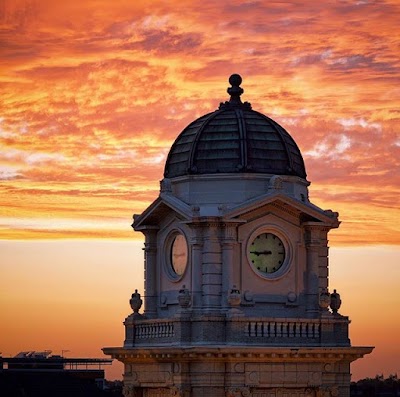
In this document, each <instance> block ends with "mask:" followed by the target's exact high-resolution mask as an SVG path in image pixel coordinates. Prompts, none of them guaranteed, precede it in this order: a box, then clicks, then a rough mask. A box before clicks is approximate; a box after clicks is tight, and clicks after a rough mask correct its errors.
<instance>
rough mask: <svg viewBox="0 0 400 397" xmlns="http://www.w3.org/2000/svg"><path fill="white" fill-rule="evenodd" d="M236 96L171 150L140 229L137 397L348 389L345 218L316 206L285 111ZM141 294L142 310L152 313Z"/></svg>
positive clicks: (123, 355) (133, 340)
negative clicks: (341, 233) (332, 266)
mask: <svg viewBox="0 0 400 397" xmlns="http://www.w3.org/2000/svg"><path fill="white" fill-rule="evenodd" d="M229 82H230V84H231V87H230V88H228V93H229V95H230V100H229V101H227V102H224V103H221V104H220V106H219V108H218V110H216V111H214V112H212V113H209V114H206V115H204V116H202V117H200V118H199V119H197V120H195V121H193V122H192V123H191V124H189V125H188V126H187V127H186V128H185V129H184V130H183V131H182V133H181V134H180V135H179V136H178V137H177V139H176V140H175V142H174V144H173V145H172V147H171V149H170V152H169V155H168V158H167V161H166V164H165V171H164V179H163V180H162V181H161V186H160V195H159V197H158V198H157V199H156V200H155V201H154V202H153V203H152V204H151V205H150V206H149V207H148V208H147V209H146V210H145V211H144V212H143V213H142V214H140V215H135V216H134V223H133V228H134V229H135V230H136V231H140V232H142V233H143V235H144V237H145V244H144V253H145V259H144V271H145V289H144V290H145V293H144V296H143V297H140V295H139V294H138V293H137V292H135V293H134V294H133V295H132V298H131V300H130V303H131V307H132V310H133V313H132V314H130V315H129V316H128V317H127V318H126V319H125V322H124V324H125V330H126V337H125V341H124V344H123V346H122V347H109V348H104V349H103V350H104V352H105V353H106V354H109V355H111V356H112V357H113V358H116V359H118V360H119V361H122V362H123V363H124V366H125V370H124V394H125V396H126V397H128V396H141V397H161V396H185V397H189V396H193V397H200V396H213V397H222V396H231V397H239V396H252V397H278V396H279V397H284V396H287V397H289V396H290V397H317V396H318V397H320V396H340V397H345V396H349V384H350V363H351V362H352V361H354V360H356V359H358V358H361V357H362V356H363V355H364V354H368V353H370V352H371V351H372V348H371V347H352V346H351V344H350V340H349V336H348V328H349V322H350V321H349V319H348V317H346V316H343V315H341V314H339V309H340V303H341V300H340V296H339V294H338V293H337V292H336V290H334V291H333V292H331V290H330V288H329V287H330V286H329V283H328V280H329V279H328V270H329V260H328V232H329V231H330V230H331V229H333V228H337V227H338V226H339V223H340V222H339V220H338V214H337V213H336V212H333V211H331V210H323V209H321V208H319V207H317V206H316V205H314V204H312V203H311V202H310V200H309V197H308V186H309V185H310V183H309V182H308V181H307V179H306V170H305V166H304V162H303V158H302V155H301V153H300V150H299V148H298V146H297V145H296V143H295V141H294V140H293V138H292V137H291V136H290V135H289V133H288V132H287V131H286V130H285V129H284V128H283V127H281V126H280V125H279V124H278V123H276V122H275V121H274V120H272V119H270V118H269V117H267V116H265V115H263V114H262V113H259V112H257V111H255V110H253V109H252V107H251V105H250V104H249V103H248V102H244V103H243V102H242V101H241V94H242V93H243V89H242V88H241V87H240V85H241V82H242V79H241V77H240V76H239V75H232V76H231V77H230V79H229ZM142 301H144V308H143V311H142V309H141V306H142Z"/></svg>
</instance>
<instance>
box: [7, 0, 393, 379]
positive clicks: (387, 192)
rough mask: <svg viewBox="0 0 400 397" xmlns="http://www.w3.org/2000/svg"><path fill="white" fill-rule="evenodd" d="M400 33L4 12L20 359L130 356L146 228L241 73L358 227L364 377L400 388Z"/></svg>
mask: <svg viewBox="0 0 400 397" xmlns="http://www.w3.org/2000/svg"><path fill="white" fill-rule="evenodd" d="M399 21H400V1H399V0H390V1H389V0H377V1H367V0H364V1H362V0H359V1H346V0H337V1H320V2H315V1H311V0H309V1H298V0H292V1H236V0H231V1H215V0H201V1H183V0H180V1H172V0H171V1H166V0H163V1H150V0H147V1H144V0H143V1H142V0H135V1H133V0H126V1H125V0H113V1H109V0H79V1H78V0H70V1H65V2H58V1H54V0H0V319H1V328H0V333H1V338H0V351H1V352H3V355H6V356H8V355H14V354H16V353H18V352H19V351H20V350H30V349H36V350H40V349H53V350H54V352H55V353H60V352H61V350H65V349H68V350H70V352H69V353H67V356H69V357H74V356H92V357H95V356H97V357H101V356H102V352H101V350H100V349H101V347H104V346H118V345H121V344H122V342H123V326H122V321H123V319H124V317H125V316H126V315H128V314H129V311H130V308H129V304H128V300H129V296H130V294H131V293H132V292H133V290H134V289H135V288H138V289H139V291H140V290H142V289H143V261H142V256H143V255H142V251H141V247H142V244H143V243H142V236H141V234H139V233H134V232H133V231H132V229H131V227H130V224H131V223H132V215H133V214H134V213H141V212H142V211H143V210H144V209H145V208H146V207H147V206H148V205H149V204H150V203H151V202H152V201H153V200H154V199H155V198H156V197H157V195H158V192H159V181H160V180H161V179H162V175H163V167H164V163H165V159H166V155H167V154H168V151H169V148H170V146H171V144H172V143H173V141H174V139H175V138H176V137H177V135H178V134H179V133H180V132H181V131H182V129H183V128H184V127H185V126H186V125H187V124H188V123H190V122H191V121H192V120H193V119H195V118H197V117H199V116H201V115H203V114H205V113H208V112H210V111H213V110H215V109H217V107H218V105H219V103H220V102H221V101H225V100H227V99H228V95H227V93H226V89H227V87H228V86H229V84H228V81H227V80H228V77H229V75H230V74H232V73H239V74H241V75H242V77H243V84H242V87H243V89H244V90H245V92H244V94H243V96H242V98H243V100H244V101H249V102H251V104H252V106H253V109H255V110H257V111H260V112H262V113H264V114H266V115H268V116H269V117H271V118H273V119H274V120H276V121H277V122H278V123H280V124H281V125H282V126H283V127H284V128H285V129H287V130H288V132H289V133H290V134H291V135H292V137H293V138H294V139H295V140H296V142H297V144H298V146H299V147H300V149H301V151H302V154H303V157H304V160H305V164H306V170H307V174H308V177H307V178H308V180H309V181H311V182H312V184H311V186H310V199H311V201H312V202H313V203H315V204H316V205H318V206H320V207H321V208H323V209H332V210H334V211H338V212H339V213H340V220H341V221H342V224H341V226H340V228H339V229H338V230H335V231H333V232H331V234H330V242H329V245H330V247H331V251H330V252H331V259H330V275H331V277H330V285H331V288H332V289H333V288H336V289H338V291H339V292H340V293H341V295H342V299H343V308H342V309H341V312H342V314H345V315H349V316H350V318H351V319H352V324H351V328H350V330H351V339H352V343H353V345H373V346H376V349H375V351H374V353H373V354H372V355H371V356H370V357H368V358H365V359H364V360H360V361H359V362H357V363H356V364H354V365H353V366H352V372H353V374H354V378H355V379H357V378H360V377H365V376H375V374H377V373H384V374H385V375H388V374H390V373H395V372H397V373H399V374H400V364H399V361H400V360H399V357H400V344H399V343H398V337H399V334H400V316H399V315H398V312H399V305H400V292H399V291H400V287H399V283H400V270H399V269H400V266H399V265H400V209H399V195H400V134H399V125H400V29H399ZM112 371H114V372H112ZM112 371H110V377H118V376H119V372H121V370H120V367H116V368H114V369H113V370H112ZM118 371H119V372H118Z"/></svg>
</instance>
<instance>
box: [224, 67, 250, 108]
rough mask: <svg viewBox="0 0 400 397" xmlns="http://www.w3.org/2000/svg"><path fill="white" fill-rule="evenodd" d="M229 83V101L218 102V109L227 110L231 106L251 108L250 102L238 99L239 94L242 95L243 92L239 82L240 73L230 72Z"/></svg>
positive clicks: (240, 80)
mask: <svg viewBox="0 0 400 397" xmlns="http://www.w3.org/2000/svg"><path fill="white" fill-rule="evenodd" d="M229 83H230V84H231V85H232V87H229V88H228V89H227V91H228V94H229V95H230V96H231V98H230V100H229V102H228V101H226V102H221V103H220V104H219V110H227V109H232V108H241V109H244V110H251V105H250V103H249V102H245V103H243V102H242V101H241V99H240V95H242V94H243V92H244V90H243V88H242V87H240V84H242V77H241V76H240V74H236V73H235V74H232V75H231V77H229Z"/></svg>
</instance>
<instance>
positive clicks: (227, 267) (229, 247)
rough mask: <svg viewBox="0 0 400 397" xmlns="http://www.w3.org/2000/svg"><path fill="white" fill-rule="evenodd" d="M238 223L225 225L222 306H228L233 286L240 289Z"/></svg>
mask: <svg viewBox="0 0 400 397" xmlns="http://www.w3.org/2000/svg"><path fill="white" fill-rule="evenodd" d="M237 225H238V223H236V222H235V223H224V224H223V240H222V244H221V246H222V299H221V306H225V307H226V306H228V304H227V295H228V293H229V291H230V290H231V288H232V287H233V285H236V287H237V288H238V289H240V285H239V282H240V280H239V277H238V274H239V273H238V270H239V266H240V263H239V260H238V261H236V262H237V263H235V258H234V248H235V245H236V244H237V231H236V227H237Z"/></svg>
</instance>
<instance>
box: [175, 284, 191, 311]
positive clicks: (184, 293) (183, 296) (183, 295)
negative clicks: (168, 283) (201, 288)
mask: <svg viewBox="0 0 400 397" xmlns="http://www.w3.org/2000/svg"><path fill="white" fill-rule="evenodd" d="M191 300H192V297H191V295H190V292H189V290H188V289H187V288H186V286H185V285H183V286H182V289H180V290H179V293H178V302H179V306H180V307H181V308H182V309H187V308H188V307H189V306H190V303H191Z"/></svg>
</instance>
